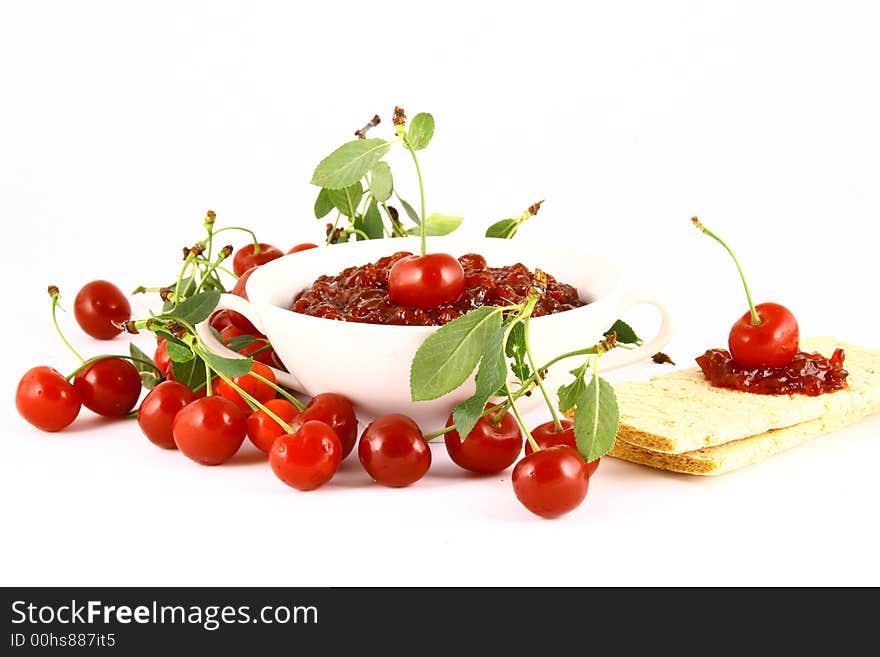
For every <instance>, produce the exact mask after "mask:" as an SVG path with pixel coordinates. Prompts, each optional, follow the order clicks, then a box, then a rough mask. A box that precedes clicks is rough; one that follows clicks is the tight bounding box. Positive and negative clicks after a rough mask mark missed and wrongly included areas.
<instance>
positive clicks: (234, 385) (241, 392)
mask: <svg viewBox="0 0 880 657" xmlns="http://www.w3.org/2000/svg"><path fill="white" fill-rule="evenodd" d="M204 349H205V348H204V347H203V346H200V347H198V348H197V349H196V353H197V354H198V355H199V356H202V360H204V361H205V366H206V367H208V368H209V369H213V370H214V371H215V372H216V373H217V376H219V377H220V378H221V379H223V380H224V381H225V382H226V383H227V384H228V385H229V387H231V388H232V389H233V390H235V391H236V392H237V393H238V394H239V395H241V398H242V399H244V400H245V401H246V402H247V403H248V404H249V405H250V406H252V407H254V408H256V409H259V410H261V411H263V412H264V413H265V414H266V415H268V416H269V417H270V418H272V419H273V420H275V422H277V423H278V426H280V427H281V428H282V429H284V431H286V432H287V433H293V428H292V427H291V426H290V425H289V424H287V422H285V421H284V420H282V419H281V418H280V417H278V416H277V415H276V414H275V413H273V412H272V411H270V410H269V409H268V408H266V406H265V404H262V403H261V402H260V401H259V400H258V399H256V398H255V397H254V396H253V395H252V394H250V393H249V392H247V391H246V390H243V389H242V387H241V386H240V385H238V384H237V383H236V382H235V381H233V380H232V379H230V378H229V377H228V376H226V375H225V374H223V372H220V371H219V370H217V369H215V368H213V367H210V365H208V359H207V358H205V357H204V356H203V355H202V354H203V353H204ZM251 374H253V372H251ZM208 380H210V376H209V377H208ZM208 385H210V384H208Z"/></svg>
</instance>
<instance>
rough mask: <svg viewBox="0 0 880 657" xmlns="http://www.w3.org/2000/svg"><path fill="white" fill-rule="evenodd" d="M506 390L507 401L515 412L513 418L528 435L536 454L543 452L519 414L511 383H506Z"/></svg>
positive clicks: (527, 438)
mask: <svg viewBox="0 0 880 657" xmlns="http://www.w3.org/2000/svg"><path fill="white" fill-rule="evenodd" d="M504 390H505V391H506V392H507V401H508V403H509V404H510V410H511V411H513V416H514V417H515V418H516V421H517V422H519V426H520V428H522V430H523V431H524V432H525V434H526V440H528V441H529V444H530V445H531V446H532V450H533V451H535V452H539V451H541V447H540V446H539V445H538V443H536V442H535V438H534V437H533V436H532V432H531V431H529V428H528V427H527V426H526V423H525V421H524V420H523V418H522V415H520V414H519V409H518V408H517V407H516V402H515V401H514V399H513V392H512V391H511V390H510V382H509V381H506V382H505V383H504Z"/></svg>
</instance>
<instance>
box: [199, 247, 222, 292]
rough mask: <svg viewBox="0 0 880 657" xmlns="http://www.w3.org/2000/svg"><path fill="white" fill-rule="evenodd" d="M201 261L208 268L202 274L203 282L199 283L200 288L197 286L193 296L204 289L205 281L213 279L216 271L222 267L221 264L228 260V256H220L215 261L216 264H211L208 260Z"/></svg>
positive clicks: (201, 259)
mask: <svg viewBox="0 0 880 657" xmlns="http://www.w3.org/2000/svg"><path fill="white" fill-rule="evenodd" d="M199 260H200V261H202V262H204V263H205V264H207V265H208V268H207V269H205V271H203V272H202V277H201V280H200V281H199V284H198V286H196V289H195V292H193V295H196V294H198V293H199V291H200V290H201V289H202V287H204V285H205V281H206V280H208V279H209V278H211V276H212V275H213V274H214V271H216V269H217V267H219V266H220V263H221V262H223V261H224V260H226V256H224V255H223V254H222V253H221V254H220V255H218V256H217V260H215V261H214V262H210V261H209V260H206V259H203V258H199ZM215 280H216V278H215Z"/></svg>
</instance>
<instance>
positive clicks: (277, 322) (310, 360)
mask: <svg viewBox="0 0 880 657" xmlns="http://www.w3.org/2000/svg"><path fill="white" fill-rule="evenodd" d="M428 248H429V251H430V252H435V253H437V252H445V253H450V254H452V255H454V256H455V257H457V258H458V257H461V256H464V255H465V254H479V256H481V257H482V259H484V261H485V267H486V268H489V269H491V268H502V267H504V268H511V267H513V266H515V265H517V264H520V265H522V267H523V268H522V269H521V268H519V267H516V271H517V272H518V273H519V274H523V272H534V270H535V269H541V270H543V271H545V272H548V273H550V274H552V276H553V277H554V278H555V280H556V281H557V282H558V284H559V286H560V287H559V288H558V289H557V292H560V294H562V296H564V293H565V289H564V288H562V287H561V286H562V285H564V286H566V287H568V286H570V287H571V289H572V290H573V291H575V294H576V297H577V301H573V300H572V299H569V301H573V302H572V303H568V304H567V306H568V307H566V308H564V309H561V310H560V311H558V312H552V313H547V314H543V315H542V316H536V317H534V318H533V319H532V321H531V340H532V347H533V352H534V355H535V358H536V359H537V360H538V361H539V362H541V363H543V362H546V361H548V360H549V359H550V358H553V357H555V356H557V355H559V354H561V353H563V352H566V351H574V350H577V349H582V348H585V347H589V346H591V345H593V344H595V343H596V342H598V341H599V339H601V337H602V334H603V333H604V332H605V331H606V330H607V329H608V328H609V327H611V325H612V324H613V323H614V321H615V320H616V319H618V318H619V317H620V316H621V315H622V314H623V313H624V312H625V311H626V309H627V308H630V307H632V306H636V305H640V304H648V305H653V306H655V307H657V308H658V309H659V311H660V313H661V315H662V323H661V326H660V329H659V331H658V333H657V335H656V336H655V337H654V338H652V339H650V340H647V341H646V343H645V344H644V345H643V346H642V347H639V348H638V349H635V350H631V351H625V350H615V351H614V352H612V353H610V354H608V355H606V356H604V357H603V359H602V362H601V369H602V370H603V371H608V370H610V369H614V368H616V367H621V366H623V365H628V364H630V363H633V362H636V361H638V360H642V359H645V358H649V357H650V356H651V355H652V354H654V353H656V352H657V351H659V350H660V349H662V347H663V346H664V345H665V344H666V343H667V342H668V341H669V338H670V337H671V331H672V327H671V320H670V318H669V315H668V313H667V311H666V309H665V308H664V306H663V305H662V303H660V302H659V301H657V300H656V299H654V298H653V297H652V296H651V295H649V294H647V293H645V292H640V291H627V290H624V289H623V287H622V283H621V275H620V272H619V271H618V270H617V268H615V267H614V266H613V265H611V264H610V263H608V262H607V261H605V260H603V259H602V258H599V257H597V256H593V255H589V254H587V253H584V252H582V251H579V250H577V249H576V248H568V247H565V246H560V245H539V244H536V243H534V242H531V241H528V240H524V239H513V240H505V239H494V238H483V237H477V238H475V237H464V236H449V237H432V238H430V239H429V241H428ZM406 251H408V252H411V253H418V251H419V240H418V239H417V238H398V239H383V240H365V241H361V242H350V243H347V244H336V245H333V246H327V247H321V248H317V249H309V250H307V251H301V252H299V253H293V254H290V255H287V256H284V257H282V258H278V259H277V260H273V261H272V262H269V263H267V264H265V265H263V266H262V267H260V268H259V269H257V270H256V271H255V272H254V273H253V274H252V275H251V276H250V278H249V279H248V281H247V295H248V298H249V301H245V300H244V299H241V298H240V297H237V296H233V295H223V297H222V298H221V300H220V305H219V306H218V308H229V309H230V310H235V311H237V312H240V313H242V314H243V315H245V316H246V317H247V318H248V319H249V320H250V321H251V322H252V323H253V324H254V325H255V326H256V327H257V329H258V330H260V332H262V333H264V334H266V336H268V338H269V341H270V342H271V343H272V346H273V347H274V349H275V351H276V353H277V354H278V356H279V358H280V359H281V361H282V362H283V363H284V366H285V367H286V368H287V370H288V371H289V374H288V373H287V372H277V373H276V376H277V378H278V381H279V383H281V384H283V385H285V386H288V387H290V388H293V389H294V390H297V391H300V392H303V393H305V394H307V395H315V394H318V393H321V392H335V393H339V394H342V395H345V396H346V397H348V398H349V399H351V401H352V402H353V403H354V404H355V407H356V409H357V411H358V416H359V418H360V419H361V420H362V421H369V420H371V419H373V418H375V417H377V416H379V415H382V414H384V413H404V414H406V415H409V416H410V417H412V418H413V419H414V420H415V421H416V422H418V423H419V426H420V427H421V429H422V430H423V431H426V432H427V431H433V430H435V429H437V428H440V427H442V426H443V424H444V422H445V419H446V416H447V415H448V414H449V412H450V411H451V410H452V409H453V408H454V407H455V406H456V405H457V404H459V403H461V402H462V401H464V400H465V399H467V398H468V397H470V396H471V395H472V394H473V392H474V382H473V377H472V378H471V379H470V380H469V381H468V382H466V383H465V384H463V385H462V386H461V387H459V388H458V389H456V390H454V391H452V392H451V393H449V394H447V395H444V396H443V397H441V398H439V399H436V400H431V401H420V402H413V401H412V400H411V397H410V388H409V370H410V363H411V362H412V359H413V356H414V354H415V352H416V350H417V349H418V347H419V345H421V343H422V342H423V341H424V339H425V338H426V337H427V336H428V335H430V334H431V333H432V332H433V331H436V330H437V329H438V328H439V326H438V324H441V323H443V321H436V322H434V321H432V322H431V323H430V325H411V324H413V323H415V324H428V323H427V322H410V323H408V322H399V323H388V324H384V323H368V322H365V321H341V320H340V319H335V318H332V316H331V317H327V316H313V315H310V314H305V313H303V312H293V311H292V310H291V308H293V307H294V303H295V301H296V300H297V299H298V298H302V297H303V295H304V293H306V292H307V291H308V290H309V289H312V288H313V286H314V285H315V284H316V281H319V279H321V278H322V277H325V278H327V277H331V278H332V277H335V276H338V275H339V274H340V273H341V272H343V271H344V270H346V269H348V268H352V267H362V266H364V265H366V264H368V263H375V262H377V261H379V260H380V259H382V258H385V257H389V256H392V255H393V254H395V253H399V252H406ZM480 264H481V266H482V263H480ZM579 304H580V305H579ZM462 310H464V311H466V308H464V309H462ZM448 319H451V318H448ZM380 321H381V320H380ZM197 330H198V332H199V336H200V338H201V339H202V340H203V341H204V342H205V343H206V344H207V345H208V347H209V348H211V349H212V350H215V351H217V352H219V353H222V354H224V355H226V356H228V357H238V354H236V353H235V352H231V351H229V350H228V349H226V348H225V347H223V346H222V345H221V344H220V343H219V341H217V339H216V338H215V336H214V335H213V333H212V332H211V329H210V327H209V326H208V324H207V322H204V323H202V324H200V325H199V326H198V327H197ZM643 337H644V336H643ZM577 360H578V359H573V360H572V361H571V367H575V366H576V365H579V364H580V362H575V361H577ZM567 369H571V368H566V367H558V368H554V369H553V370H551V373H550V374H549V376H548V377H547V384H548V386H549V389H550V390H556V389H557V388H558V386H559V385H561V384H562V383H565V382H566V380H567V378H570V377H569V376H568V375H567V374H566V370H567ZM557 370H558V371H557ZM539 397H540V395H531V397H526V398H523V399H522V401H521V403H519V404H518V405H519V406H520V408H521V410H523V411H524V412H527V411H528V410H529V408H530V407H533V406H538V405H540V404H542V403H543V400H541V399H539Z"/></svg>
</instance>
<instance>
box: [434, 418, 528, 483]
mask: <svg viewBox="0 0 880 657" xmlns="http://www.w3.org/2000/svg"><path fill="white" fill-rule="evenodd" d="M489 418H492V416H491V415H489V416H486V417H482V418H480V420H479V421H478V422H477V424H476V426H474V428H473V430H472V431H471V432H470V433H469V434H468V435H467V439H465V441H464V442H462V441H461V438H460V437H459V435H458V431H456V430H455V429H453V430H452V431H450V432H449V433H447V434H446V435H445V436H444V440H445V441H446V451H447V452H449V457H450V458H451V459H452V460H453V461H455V463H457V464H458V465H460V466H461V467H462V468H464V469H465V470H470V471H471V472H479V473H480V474H495V473H497V472H501V471H502V470H504V469H506V468H508V467H510V466H511V465H512V464H513V462H514V461H516V457H517V456H519V454H520V452H521V451H522V443H523V438H522V432H521V431H520V429H519V425H518V424H517V423H516V419H515V418H514V417H513V415H511V414H510V413H505V414H504V415H503V416H502V417H501V419H500V420H498V421H496V420H495V419H494V418H492V419H491V420H490V419H489ZM452 424H453V419H452V414H450V415H449V418H448V419H447V420H446V426H447V427H449V426H452Z"/></svg>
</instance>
